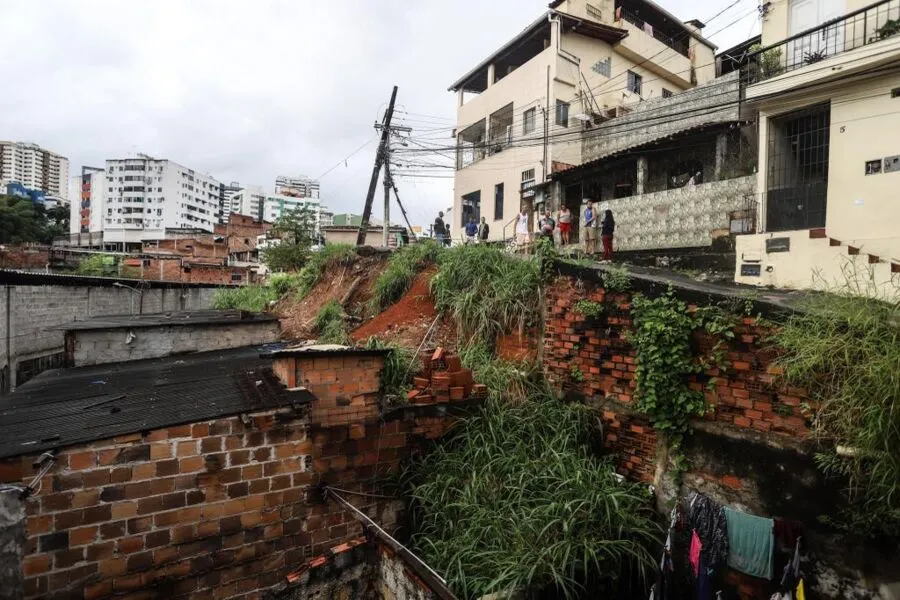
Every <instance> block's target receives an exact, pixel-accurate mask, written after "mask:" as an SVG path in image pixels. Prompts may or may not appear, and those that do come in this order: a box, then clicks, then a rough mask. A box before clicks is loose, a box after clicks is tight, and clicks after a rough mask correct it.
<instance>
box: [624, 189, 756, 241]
mask: <svg viewBox="0 0 900 600" xmlns="http://www.w3.org/2000/svg"><path fill="white" fill-rule="evenodd" d="M755 195H756V176H755V175H751V176H747V177H738V178H735V179H726V180H724V181H714V182H711V183H704V184H701V185H698V186H691V187H687V186H685V187H681V188H676V189H672V190H666V191H663V192H654V193H650V194H643V195H640V196H631V197H628V198H619V199H617V200H612V201H610V208H612V209H613V212H614V214H615V219H616V235H615V249H616V250H649V249H666V248H688V247H696V246H710V245H711V244H712V243H713V239H714V238H715V237H717V236H720V235H727V234H728V231H729V227H730V225H731V221H732V214H733V213H739V212H740V211H742V210H745V209H746V208H747V206H748V198H753V197H755Z"/></svg>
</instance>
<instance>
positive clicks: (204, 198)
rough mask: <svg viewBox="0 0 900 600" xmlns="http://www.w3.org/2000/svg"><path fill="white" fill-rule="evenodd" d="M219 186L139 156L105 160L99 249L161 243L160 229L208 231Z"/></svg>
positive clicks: (213, 221) (170, 164)
mask: <svg viewBox="0 0 900 600" xmlns="http://www.w3.org/2000/svg"><path fill="white" fill-rule="evenodd" d="M221 186H222V184H221V183H219V182H218V181H216V180H215V179H214V178H212V177H210V176H209V175H204V174H202V173H198V172H197V171H195V170H193V169H189V168H187V167H185V166H182V165H180V164H178V163H176V162H173V161H171V160H165V159H156V158H152V157H150V156H147V155H145V154H139V155H138V156H137V158H125V159H112V160H107V161H106V181H105V185H104V193H103V196H104V198H103V208H102V211H103V217H102V230H103V240H104V244H107V243H110V242H112V243H119V242H121V243H125V244H128V243H135V242H140V241H142V240H147V239H161V238H162V237H163V236H164V234H165V230H166V229H200V230H203V231H213V229H214V227H215V225H216V223H217V222H218V219H219V207H220V198H221V195H222V192H221ZM92 212H93V211H92ZM92 222H93V220H92Z"/></svg>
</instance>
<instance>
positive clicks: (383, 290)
mask: <svg viewBox="0 0 900 600" xmlns="http://www.w3.org/2000/svg"><path fill="white" fill-rule="evenodd" d="M442 251H443V248H442V247H441V246H440V245H438V244H437V242H435V241H434V240H423V241H421V242H418V243H416V244H411V245H409V246H404V247H403V248H401V249H399V250H397V251H396V252H394V254H392V255H391V258H390V259H389V260H388V264H387V268H386V269H385V270H384V271H383V272H382V273H381V275H379V276H378V279H376V280H375V285H374V287H373V289H372V309H373V312H379V311H382V310H384V309H386V308H387V307H388V306H390V305H391V304H393V303H394V302H396V301H397V300H399V299H400V298H401V297H402V296H403V294H405V293H406V292H407V290H409V288H410V287H411V286H412V283H413V280H414V279H415V278H416V275H418V274H419V273H420V272H421V271H422V270H423V269H425V267H427V266H428V265H429V264H433V263H435V262H437V259H438V256H439V255H440V254H441V252H442Z"/></svg>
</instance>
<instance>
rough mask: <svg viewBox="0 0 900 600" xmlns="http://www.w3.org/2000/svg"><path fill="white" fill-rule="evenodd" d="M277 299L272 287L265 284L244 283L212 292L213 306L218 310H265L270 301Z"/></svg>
mask: <svg viewBox="0 0 900 600" xmlns="http://www.w3.org/2000/svg"><path fill="white" fill-rule="evenodd" d="M275 300H278V295H277V294H276V293H275V290H274V289H273V288H272V287H269V286H265V285H244V286H240V287H231V288H219V289H218V290H216V293H215V294H213V300H212V305H213V308H216V309H219V310H226V309H233V310H246V311H250V312H263V311H265V310H266V309H267V308H268V306H269V303H270V302H274V301H275Z"/></svg>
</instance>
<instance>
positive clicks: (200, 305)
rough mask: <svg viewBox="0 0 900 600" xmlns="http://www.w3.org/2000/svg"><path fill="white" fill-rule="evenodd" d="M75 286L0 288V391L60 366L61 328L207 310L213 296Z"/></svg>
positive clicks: (192, 290) (207, 290) (196, 290)
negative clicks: (91, 320)
mask: <svg viewBox="0 0 900 600" xmlns="http://www.w3.org/2000/svg"><path fill="white" fill-rule="evenodd" d="M61 279H63V280H65V281H72V280H73V279H76V278H61ZM75 283H76V284H75V285H64V284H59V285H49V284H48V285H18V284H15V285H11V284H8V285H3V286H2V287H0V372H6V373H8V377H7V379H6V387H5V388H0V393H5V392H8V391H9V390H10V389H11V388H12V387H14V386H15V385H17V384H21V383H23V382H24V381H26V380H27V379H28V378H30V377H33V376H34V375H36V374H37V373H39V372H40V371H41V370H42V369H43V367H44V366H46V367H47V368H49V367H54V366H61V365H62V364H63V363H64V345H65V331H64V330H63V329H58V328H59V327H60V326H63V325H66V324H68V323H72V322H73V321H80V320H85V319H88V318H91V317H100V316H105V315H122V314H130V313H134V314H150V313H160V312H167V311H183V310H203V309H208V308H210V307H211V306H212V298H213V294H214V293H215V288H212V287H184V286H178V287H175V286H171V287H151V288H149V289H145V290H144V291H143V293H142V294H138V293H136V292H134V291H132V290H130V289H127V288H119V287H112V286H111V285H110V282H108V281H105V282H104V285H102V286H101V285H92V284H91V279H90V278H86V279H85V280H84V283H83V284H82V285H78V284H77V282H75ZM126 283H127V284H128V285H134V282H128V281H126ZM48 359H53V360H49V361H48ZM32 361H33V362H34V365H32ZM40 363H45V364H44V365H43V366H41V364H40ZM32 366H34V367H35V368H31V367H32ZM0 379H2V378H0ZM0 383H2V381H0Z"/></svg>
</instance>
